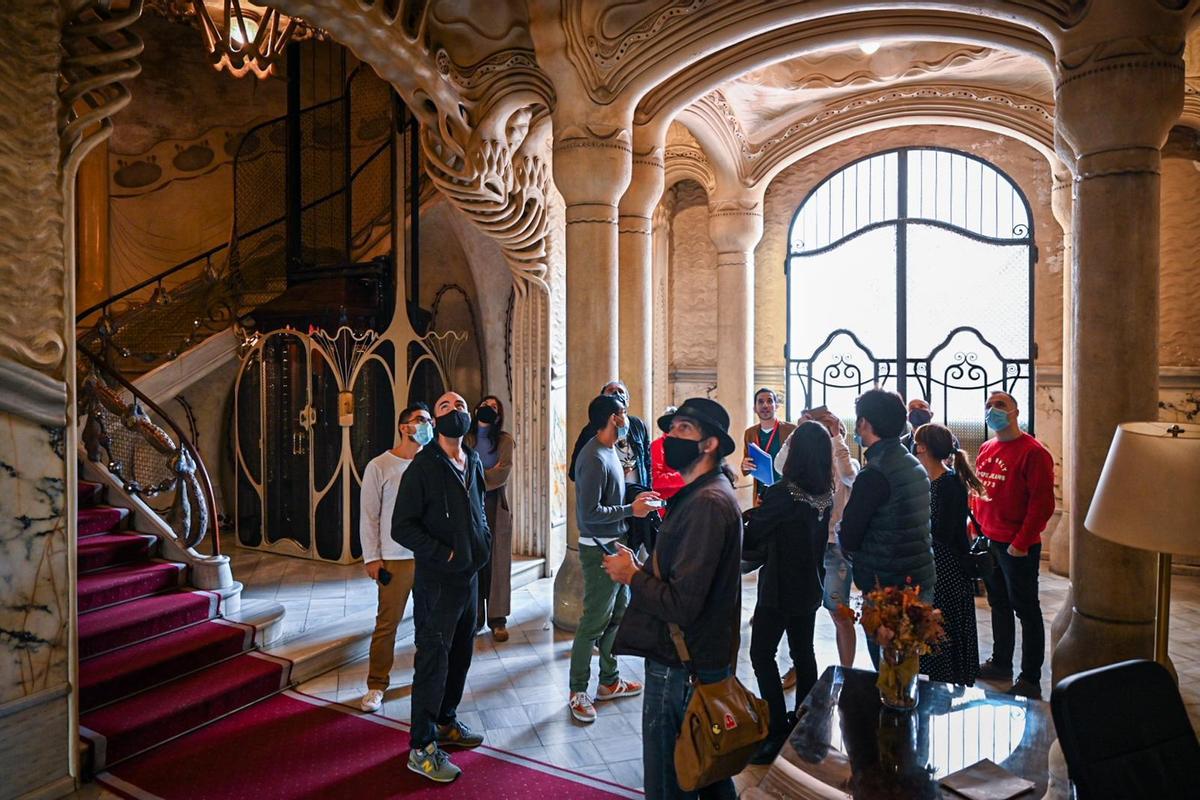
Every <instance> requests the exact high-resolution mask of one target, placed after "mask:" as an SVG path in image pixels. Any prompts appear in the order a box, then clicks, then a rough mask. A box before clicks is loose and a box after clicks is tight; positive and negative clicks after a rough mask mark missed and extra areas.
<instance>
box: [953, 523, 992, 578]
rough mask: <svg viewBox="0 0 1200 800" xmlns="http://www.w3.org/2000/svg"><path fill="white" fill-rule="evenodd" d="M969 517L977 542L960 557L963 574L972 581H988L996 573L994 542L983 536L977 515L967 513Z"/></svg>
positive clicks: (972, 543)
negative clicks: (993, 552)
mask: <svg viewBox="0 0 1200 800" xmlns="http://www.w3.org/2000/svg"><path fill="white" fill-rule="evenodd" d="M967 516H968V517H969V518H970V519H971V524H972V525H974V526H975V534H976V535H975V541H973V542H971V546H970V547H969V548H967V552H966V553H965V554H963V555H962V556H959V562H960V563H961V564H962V569H963V572H964V573H965V574H966V576H967V577H968V578H970V579H971V580H973V581H974V580H980V579H982V580H985V581H986V580H987V579H988V578H990V577H992V573H993V572H995V571H996V557H995V556H993V555H992V549H991V545H992V541H991V539H988V538H987V537H986V536H984V535H983V529H982V528H981V527H979V520H977V519H975V515H974V514H972V513H971V512H970V511H967Z"/></svg>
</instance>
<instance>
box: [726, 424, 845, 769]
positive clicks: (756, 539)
mask: <svg viewBox="0 0 1200 800" xmlns="http://www.w3.org/2000/svg"><path fill="white" fill-rule="evenodd" d="M789 441H790V442H791V446H790V448H789V452H788V457H787V461H786V462H785V463H784V465H783V478H782V479H781V480H780V481H779V482H778V483H776V484H775V485H774V486H771V487H770V488H769V489H768V490H767V491H766V493H765V494H764V495H763V501H762V504H761V505H759V506H758V507H757V508H755V509H753V510H751V511H749V512H747V516H746V530H745V534H744V535H743V538H742V559H743V562H745V563H747V564H748V565H750V567H751V568H754V567H756V566H761V572H759V576H758V604H757V605H756V606H755V608H754V630H753V633H752V634H751V636H750V661H751V663H752V664H753V665H754V676H755V677H756V678H757V679H758V692H759V694H761V695H762V698H763V699H764V700H766V701H767V705H768V706H769V707H770V709H771V725H770V728H771V730H770V735H769V736H768V737H767V739H766V741H765V742H763V744H762V747H761V748H760V749H759V751H758V752H757V753H756V754H755V755H754V758H753V759H751V763H754V764H769V763H771V761H772V760H774V758H775V754H776V753H778V752H779V749H780V748H781V747H782V746H783V743H784V741H786V739H787V736H788V734H789V733H790V732H791V728H792V724H791V723H792V721H793V720H794V717H793V716H792V715H789V714H788V713H787V707H786V705H785V704H784V697H783V684H782V682H781V681H780V679H779V665H778V664H777V663H776V661H775V652H776V651H777V650H778V649H779V640H780V639H782V638H783V634H784V633H785V632H786V633H787V637H788V648H789V650H790V651H791V655H792V662H793V663H794V664H795V665H796V706H797V708H799V705H800V703H801V702H802V701H803V700H804V697H805V696H806V695H807V694H808V692H809V690H810V689H812V687H813V684H815V683H816V682H817V657H816V654H815V653H814V651H813V628H814V626H815V624H816V616H817V609H818V608H820V607H821V597H822V591H821V582H822V580H823V578H824V575H823V562H824V555H825V541H826V539H827V538H828V532H829V513H830V509H831V508H832V507H833V445H832V443H831V442H830V439H829V431H827V430H826V429H825V426H824V425H821V424H820V423H818V422H811V421H810V422H802V423H801V424H800V426H799V427H798V428H796V431H795V433H793V434H792V436H791V439H790V440H789Z"/></svg>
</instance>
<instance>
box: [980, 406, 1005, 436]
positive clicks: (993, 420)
mask: <svg viewBox="0 0 1200 800" xmlns="http://www.w3.org/2000/svg"><path fill="white" fill-rule="evenodd" d="M984 422H986V423H987V426H988V429H989V430H991V431H995V432H996V433H999V432H1000V431H1002V430H1004V429H1005V428H1007V427H1008V412H1006V411H1004V410H1003V409H1000V408H989V409H988V410H987V416H986V417H984Z"/></svg>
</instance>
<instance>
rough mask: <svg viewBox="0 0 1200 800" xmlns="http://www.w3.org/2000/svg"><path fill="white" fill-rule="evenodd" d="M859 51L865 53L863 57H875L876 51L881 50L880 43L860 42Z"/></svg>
mask: <svg viewBox="0 0 1200 800" xmlns="http://www.w3.org/2000/svg"><path fill="white" fill-rule="evenodd" d="M858 49H859V50H862V51H863V55H866V56H870V55H874V54H875V51H876V50H878V49H879V42H875V41H868V42H859V43H858Z"/></svg>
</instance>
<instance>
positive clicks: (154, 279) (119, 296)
mask: <svg viewBox="0 0 1200 800" xmlns="http://www.w3.org/2000/svg"><path fill="white" fill-rule="evenodd" d="M390 146H391V142H387V141H385V142H383V143H381V144H380V145H379V146H378V147H376V148H375V150H373V151H372V152H371V155H369V156H367V157H366V158H365V159H363V162H362V163H361V164H359V165H358V166H357V167H356V168H355V169H354V171H353V172H351V173H350V182H351V183H352V182H353V181H354V179H355V178H357V177H358V176H359V175H360V174H362V171H363V170H364V169H366V168H367V167H368V166H370V165H371V164H373V163H374V162H375V159H377V158H378V157H379V156H380V154H382V153H383V152H384V151H385V150H387V148H388V147H390ZM352 188H353V187H352V186H351V185H350V183H347V184H346V185H345V186H342V187H341V188H340V189H335V190H334V191H332V192H329V193H327V194H325V195H322V196H321V197H318V198H317V199H315V200H310V201H309V202H308V203H305V204H304V205H303V206H301V207H300V210H301V212H304V211H309V210H311V209H313V208H315V207H316V206H318V205H320V204H321V203H325V202H328V201H329V200H332V199H333V198H335V197H337V196H338V195H340V194H345V193H346V191H347V190H349V189H352ZM286 219H287V215H286V214H285V215H282V216H279V217H276V218H275V219H273V220H270V221H269V222H264V223H263V224H262V225H259V226H258V227H256V228H252V229H251V230H248V231H246V232H245V233H239V234H238V235H237V236H235V237H233V238H232V239H230V240H229V241H228V242H225V243H224V244H219V245H216V246H215V247H210V248H209V249H208V250H205V251H204V252H203V253H200V254H198V255H195V256H192V257H191V258H189V259H188V260H187V261H183V262H181V263H179V264H176V265H175V266H173V267H169V268H168V269H165V270H163V271H162V272H160V273H158V274H156V275H152V276H150V277H149V278H146V279H145V280H144V281H142V282H140V283H136V284H134V285H133V286H130V287H128V288H127V289H122V290H121V291H120V292H118V293H116V294H114V295H113V296H112V297H109V298H108V299H107V300H102V301H100V302H99V303H96V304H95V305H93V306H90V307H89V308H86V309H84V310H83V311H81V312H79V313H78V314H76V315H75V322H76V324H78V323H80V322H83V320H85V319H87V318H88V317H90V316H91V315H92V314H95V313H96V312H97V311H103V310H104V309H105V308H107V307H109V306H112V305H114V304H116V303H118V302H120V301H121V300H124V299H125V298H126V297H129V296H130V295H134V294H137V293H138V292H140V291H142V290H143V289H147V288H149V287H151V286H153V285H154V284H156V283H162V281H163V280H164V279H165V278H169V277H170V276H171V275H174V274H175V273H177V272H181V271H183V270H184V269H187V268H188V267H190V266H192V265H193V264H196V263H198V262H200V261H203V260H205V259H208V258H211V257H212V256H214V255H216V254H217V253H219V252H221V251H222V250H227V249H230V248H232V247H233V246H234V245H235V244H237V243H238V242H241V241H242V240H243V239H249V238H250V237H251V236H256V235H258V234H260V233H262V232H263V231H265V230H266V229H267V228H270V227H272V226H274V225H278V224H279V223H281V222H283V221H285V220H286Z"/></svg>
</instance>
